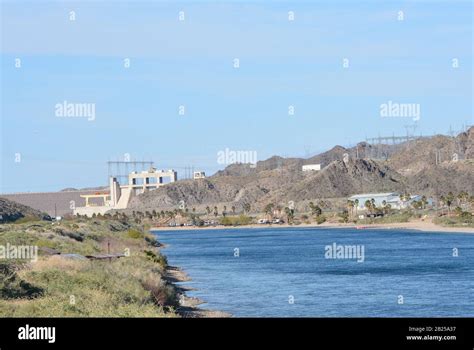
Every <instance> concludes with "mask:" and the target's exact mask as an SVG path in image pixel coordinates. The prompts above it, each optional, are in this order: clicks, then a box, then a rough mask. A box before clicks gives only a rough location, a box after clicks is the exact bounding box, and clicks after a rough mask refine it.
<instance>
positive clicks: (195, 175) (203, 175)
mask: <svg viewBox="0 0 474 350" xmlns="http://www.w3.org/2000/svg"><path fill="white" fill-rule="evenodd" d="M205 178H206V173H205V172H204V171H195V172H194V173H193V179H194V180H197V179H205Z"/></svg>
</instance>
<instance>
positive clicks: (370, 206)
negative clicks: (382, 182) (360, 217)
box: [364, 199, 372, 213]
mask: <svg viewBox="0 0 474 350" xmlns="http://www.w3.org/2000/svg"><path fill="white" fill-rule="evenodd" d="M364 205H365V208H366V209H367V210H368V211H369V212H370V213H372V202H371V201H370V200H368V199H367V200H366V201H365V203H364Z"/></svg>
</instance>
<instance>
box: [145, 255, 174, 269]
mask: <svg viewBox="0 0 474 350" xmlns="http://www.w3.org/2000/svg"><path fill="white" fill-rule="evenodd" d="M145 254H146V256H147V258H148V259H150V260H151V261H153V262H154V263H157V264H159V265H160V266H161V267H162V268H163V269H164V268H166V267H167V266H168V259H167V258H166V256H164V255H161V254H155V253H154V252H152V251H151V250H145Z"/></svg>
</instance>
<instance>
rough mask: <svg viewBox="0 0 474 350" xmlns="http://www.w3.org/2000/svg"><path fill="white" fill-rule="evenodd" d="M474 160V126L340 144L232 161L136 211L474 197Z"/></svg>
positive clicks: (137, 201)
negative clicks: (403, 196)
mask: <svg viewBox="0 0 474 350" xmlns="http://www.w3.org/2000/svg"><path fill="white" fill-rule="evenodd" d="M345 154H347V155H348V159H346V161H344V155H345ZM374 155H377V157H376V159H374ZM346 157H347V156H346ZM473 158H474V127H471V128H470V129H469V130H468V131H466V132H464V133H461V134H459V135H458V136H456V137H449V136H443V135H438V136H435V137H430V138H419V139H416V140H411V141H407V142H404V143H401V144H396V145H370V144H368V143H366V142H361V143H359V144H358V145H357V146H355V147H352V148H344V147H342V146H335V147H333V148H332V149H330V150H328V151H327V152H324V153H321V154H318V155H316V156H313V157H311V158H308V159H303V158H282V157H278V156H274V157H271V158H269V159H266V160H263V161H259V162H258V163H257V164H256V166H253V167H252V166H250V165H249V164H231V165H229V166H227V167H226V168H225V169H223V170H221V171H219V172H217V173H216V174H215V175H213V176H211V177H208V178H206V179H201V180H186V181H179V182H176V183H171V184H168V185H166V186H163V187H161V188H159V189H157V190H155V191H151V192H148V193H144V194H142V195H139V196H137V197H135V198H133V199H132V201H131V208H132V209H137V210H142V209H156V208H167V207H168V208H169V207H176V206H177V205H178V204H179V203H180V201H184V202H185V203H186V205H187V206H188V207H192V206H207V205H208V206H211V207H212V206H214V205H219V204H224V205H227V206H228V208H230V206H235V207H237V208H240V207H242V206H243V204H244V203H250V204H251V205H252V206H253V207H254V208H255V209H261V208H263V207H264V206H265V205H266V204H268V203H286V202H288V201H290V200H292V201H295V202H297V201H308V200H317V199H321V198H342V197H347V196H350V195H352V194H356V193H362V192H388V191H406V192H409V193H422V194H425V195H428V196H439V195H441V194H445V193H447V192H450V191H452V192H456V193H458V192H460V191H467V192H469V193H474V159H473ZM313 163H319V164H321V166H322V170H321V171H317V172H303V171H302V170H301V167H302V165H304V164H313Z"/></svg>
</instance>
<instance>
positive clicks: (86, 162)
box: [0, 0, 473, 193]
mask: <svg viewBox="0 0 474 350" xmlns="http://www.w3.org/2000/svg"><path fill="white" fill-rule="evenodd" d="M0 1H1V4H2V7H1V11H2V13H1V31H2V33H1V121H2V130H1V147H2V149H1V155H2V163H1V165H2V172H1V175H2V176H1V178H0V180H1V188H0V193H9V192H20V191H49V190H59V189H62V188H65V187H76V188H80V187H86V186H97V185H102V184H104V183H105V182H106V178H107V166H106V162H107V160H122V159H124V157H126V155H127V154H128V155H130V159H132V160H133V159H136V160H143V159H144V160H148V159H152V160H153V161H154V162H155V165H156V166H157V167H158V168H175V169H177V170H178V172H179V174H181V175H182V173H183V171H184V169H183V168H184V167H185V166H194V168H195V170H205V171H206V172H207V173H208V174H212V173H213V172H215V171H216V170H219V169H222V168H223V167H224V166H225V165H222V164H219V163H218V162H217V153H218V152H219V151H222V150H225V149H226V148H228V149H230V150H236V151H238V150H248V151H255V152H257V155H258V160H263V159H266V158H268V157H270V156H272V155H282V156H305V155H307V154H312V153H316V152H319V151H324V150H326V149H328V148H331V147H332V146H334V145H336V144H340V145H351V144H354V143H356V142H358V141H362V140H364V139H365V138H366V137H375V136H379V135H392V134H402V135H404V134H406V128H405V126H406V125H411V124H413V123H414V122H413V120H412V119H411V118H402V117H398V118H396V117H395V118H383V117H381V115H380V106H381V104H383V103H387V102H388V101H392V102H395V103H410V104H417V105H418V106H419V107H420V112H421V114H420V120H419V121H418V122H417V129H416V133H420V132H421V133H423V134H424V135H428V134H433V133H447V131H448V129H449V128H450V126H451V127H452V128H453V129H454V130H460V129H461V128H462V126H463V125H468V124H473V113H472V112H473V110H472V95H473V91H472V81H473V73H472V54H473V49H472V29H473V28H472V26H473V23H472V2H471V1H456V0H449V1H448V0H446V1H393V2H392V1H375V0H374V1H357V0H354V1H337V0H336V1H334V0H333V1H329V0H328V1H291V2H280V1H274V2H270V1H266V2H264V1H245V2H239V1H232V2H222V3H221V2H219V3H218V2H206V1H199V2H197V1H187V2H179V3H178V2H174V1H173V2H171V1H139V2H137V1H83V2H71V1H54V2H51V1H48V2H47V1H38V0H37V1H31V2H27V1H21V0H20V1H18V0H15V1H4V0H0ZM71 11H74V14H75V18H74V19H75V20H71V18H72V17H71V16H72V14H71ZM180 11H183V13H184V20H180ZM289 11H293V13H294V20H289V13H288V12H289ZM400 11H402V12H403V13H402V14H401V13H400ZM400 16H403V20H400V19H401V17H400ZM127 58H128V59H129V60H130V67H128V68H127V67H125V64H124V63H125V61H124V60H125V59H127ZM17 59H19V60H21V62H20V63H21V67H18V62H19V61H18V60H17ZM235 59H238V60H239V67H238V68H236V67H234V64H235ZM345 59H347V61H345V62H346V63H348V65H347V64H346V66H344V64H343V63H344V60H345ZM454 60H457V61H456V62H457V63H458V66H457V67H453V63H454V62H455V61H454ZM455 65H456V64H455ZM64 101H67V102H69V103H88V104H91V105H92V104H93V105H94V106H95V118H94V119H93V120H88V119H91V118H83V117H75V118H74V117H69V118H65V117H58V116H57V114H56V113H55V112H56V105H57V104H58V103H63V102H64ZM179 106H184V115H180V114H179ZM289 106H293V108H294V115H290V114H289Z"/></svg>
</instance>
